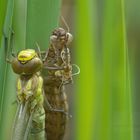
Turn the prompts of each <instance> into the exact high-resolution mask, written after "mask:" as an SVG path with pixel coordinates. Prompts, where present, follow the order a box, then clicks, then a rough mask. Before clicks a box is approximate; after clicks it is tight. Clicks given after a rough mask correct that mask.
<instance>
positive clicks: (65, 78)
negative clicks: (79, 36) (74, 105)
mask: <svg viewBox="0 0 140 140" xmlns="http://www.w3.org/2000/svg"><path fill="white" fill-rule="evenodd" d="M71 41H72V35H71V34H70V33H68V32H66V31H65V30H64V29H62V28H57V29H55V30H54V31H53V32H52V35H51V37H50V47H49V49H48V51H47V53H46V58H45V60H44V68H46V69H47V70H48V71H47V72H48V74H47V76H45V77H44V92H45V96H46V97H47V99H48V102H49V103H50V105H51V106H52V108H57V109H61V110H64V111H65V112H66V113H67V112H68V103H67V96H66V93H65V84H68V83H71V82H72V65H71V58H70V51H69V48H68V46H67V45H68V44H69V43H70V42H71ZM45 112H46V133H47V140H62V139H63V137H64V134H65V128H66V124H67V123H66V122H67V119H68V116H67V115H66V114H65V113H63V112H51V111H49V110H48V109H47V108H46V109H45Z"/></svg>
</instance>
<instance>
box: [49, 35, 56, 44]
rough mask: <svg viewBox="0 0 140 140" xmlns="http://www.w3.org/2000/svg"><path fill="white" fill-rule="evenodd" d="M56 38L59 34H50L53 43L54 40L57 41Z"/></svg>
mask: <svg viewBox="0 0 140 140" xmlns="http://www.w3.org/2000/svg"><path fill="white" fill-rule="evenodd" d="M56 39H57V36H56V35H51V36H50V41H51V43H52V42H54V41H56Z"/></svg>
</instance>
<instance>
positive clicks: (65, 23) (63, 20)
mask: <svg viewBox="0 0 140 140" xmlns="http://www.w3.org/2000/svg"><path fill="white" fill-rule="evenodd" d="M61 20H62V22H63V23H64V25H65V26H66V28H67V32H68V33H69V31H70V29H69V26H68V24H67V22H66V20H65V19H64V17H63V16H61Z"/></svg>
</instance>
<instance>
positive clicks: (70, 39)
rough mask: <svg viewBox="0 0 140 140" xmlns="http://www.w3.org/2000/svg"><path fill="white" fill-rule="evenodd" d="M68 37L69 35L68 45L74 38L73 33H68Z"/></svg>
mask: <svg viewBox="0 0 140 140" xmlns="http://www.w3.org/2000/svg"><path fill="white" fill-rule="evenodd" d="M67 37H68V41H67V45H69V44H70V43H71V42H72V40H73V36H72V34H70V33H67Z"/></svg>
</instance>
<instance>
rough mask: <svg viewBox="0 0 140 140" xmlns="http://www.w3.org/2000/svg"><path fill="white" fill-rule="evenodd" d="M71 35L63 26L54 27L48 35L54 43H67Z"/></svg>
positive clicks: (70, 40) (71, 37)
mask: <svg viewBox="0 0 140 140" xmlns="http://www.w3.org/2000/svg"><path fill="white" fill-rule="evenodd" d="M72 39H73V36H72V34H70V33H69V32H66V30H64V29H63V28H56V29H55V30H54V31H53V32H52V35H51V36H50V42H51V43H52V44H54V45H56V44H57V45H58V44H60V45H68V44H69V43H70V42H72Z"/></svg>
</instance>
